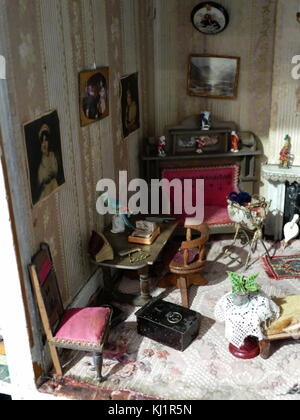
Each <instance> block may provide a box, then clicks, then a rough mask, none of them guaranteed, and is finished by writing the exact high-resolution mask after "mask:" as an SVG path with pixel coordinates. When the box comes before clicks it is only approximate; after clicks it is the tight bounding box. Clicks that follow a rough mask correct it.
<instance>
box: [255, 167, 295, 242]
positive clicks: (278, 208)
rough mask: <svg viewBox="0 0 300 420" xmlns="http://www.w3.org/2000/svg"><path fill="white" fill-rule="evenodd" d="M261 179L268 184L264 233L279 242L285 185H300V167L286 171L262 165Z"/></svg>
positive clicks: (285, 169)
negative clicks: (268, 208) (268, 202)
mask: <svg viewBox="0 0 300 420" xmlns="http://www.w3.org/2000/svg"><path fill="white" fill-rule="evenodd" d="M262 177H263V179H265V180H266V181H267V182H268V189H267V191H268V196H267V200H268V201H271V207H270V214H269V217H268V219H267V222H266V229H265V233H266V234H267V235H270V236H274V239H275V240H281V239H282V229H283V215H284V206H285V194H286V183H287V182H288V183H290V184H293V183H294V182H297V183H299V184H300V166H293V167H292V168H290V169H287V168H279V166H278V165H263V167H262Z"/></svg>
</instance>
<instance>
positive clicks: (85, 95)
mask: <svg viewBox="0 0 300 420" xmlns="http://www.w3.org/2000/svg"><path fill="white" fill-rule="evenodd" d="M79 111H80V124H81V126H82V127H84V126H86V125H88V124H91V123H93V122H96V121H99V120H102V119H103V118H105V117H108V115H109V69H108V67H103V68H101V69H97V70H89V71H83V72H81V73H79Z"/></svg>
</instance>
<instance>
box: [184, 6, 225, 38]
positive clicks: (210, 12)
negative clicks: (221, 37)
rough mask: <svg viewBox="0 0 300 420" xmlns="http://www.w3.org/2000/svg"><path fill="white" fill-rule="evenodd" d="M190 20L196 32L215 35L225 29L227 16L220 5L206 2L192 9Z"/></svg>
mask: <svg viewBox="0 0 300 420" xmlns="http://www.w3.org/2000/svg"><path fill="white" fill-rule="evenodd" d="M191 20H192V23H193V25H194V27H195V28H196V29H197V30H198V31H200V32H202V33H203V34H205V35H216V34H219V33H220V32H222V31H224V30H225V29H226V28H227V26H228V23H229V15H228V12H227V10H226V9H225V8H224V7H223V6H221V5H220V4H218V3H216V2H214V1H206V2H202V3H200V4H198V6H196V7H195V8H194V9H193V11H192V15H191Z"/></svg>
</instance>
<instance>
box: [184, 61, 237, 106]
mask: <svg viewBox="0 0 300 420" xmlns="http://www.w3.org/2000/svg"><path fill="white" fill-rule="evenodd" d="M239 74H240V58H239V57H231V56H220V55H209V54H193V55H190V57H189V66H188V94H189V95H190V96H201V97H207V98H221V99H235V98H236V97H237V94H238V82H239Z"/></svg>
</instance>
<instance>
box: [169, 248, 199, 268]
mask: <svg viewBox="0 0 300 420" xmlns="http://www.w3.org/2000/svg"><path fill="white" fill-rule="evenodd" d="M197 255H199V251H198V249H188V264H192V263H193V262H194V261H195V259H196V257H197ZM172 262H174V263H176V264H182V265H183V264H184V249H181V250H180V251H178V252H177V253H176V254H175V255H174V258H173V260H172Z"/></svg>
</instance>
